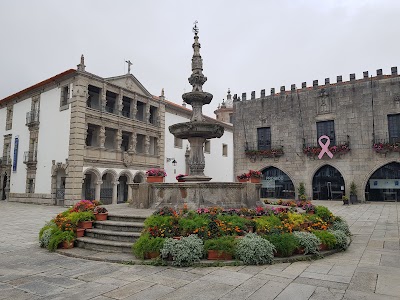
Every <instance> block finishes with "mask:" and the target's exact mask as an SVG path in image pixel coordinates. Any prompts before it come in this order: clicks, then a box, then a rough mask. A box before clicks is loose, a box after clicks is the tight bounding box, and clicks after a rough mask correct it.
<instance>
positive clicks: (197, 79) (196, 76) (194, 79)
mask: <svg viewBox="0 0 400 300" xmlns="http://www.w3.org/2000/svg"><path fill="white" fill-rule="evenodd" d="M197 23H198V22H197V21H195V22H194V26H193V33H194V43H193V46H192V47H193V57H192V75H190V77H189V83H190V85H191V86H192V87H193V89H192V91H193V92H202V91H203V84H204V83H205V82H206V81H207V77H205V76H204V75H203V59H202V58H201V55H200V48H201V45H200V43H199V36H198V33H199V27H197Z"/></svg>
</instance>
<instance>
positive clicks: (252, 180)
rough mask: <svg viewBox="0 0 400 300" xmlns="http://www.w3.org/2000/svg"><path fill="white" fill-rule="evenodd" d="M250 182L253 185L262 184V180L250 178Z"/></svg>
mask: <svg viewBox="0 0 400 300" xmlns="http://www.w3.org/2000/svg"><path fill="white" fill-rule="evenodd" d="M250 182H251V183H260V182H261V178H255V177H250Z"/></svg>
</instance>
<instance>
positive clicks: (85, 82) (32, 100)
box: [0, 56, 233, 205]
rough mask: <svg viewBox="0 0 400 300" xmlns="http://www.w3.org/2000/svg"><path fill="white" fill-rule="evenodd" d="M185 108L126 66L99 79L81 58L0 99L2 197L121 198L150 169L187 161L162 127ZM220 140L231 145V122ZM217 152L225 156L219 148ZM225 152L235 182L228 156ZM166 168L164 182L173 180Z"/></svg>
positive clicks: (115, 200)
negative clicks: (153, 91) (155, 93)
mask: <svg viewBox="0 0 400 300" xmlns="http://www.w3.org/2000/svg"><path fill="white" fill-rule="evenodd" d="M166 109H167V110H168V112H167V113H166ZM182 111H183V112H182ZM185 111H190V110H187V109H186V108H181V107H179V105H175V104H173V103H171V102H168V101H166V100H165V97H164V95H161V96H160V97H155V96H153V95H151V94H150V93H149V92H148V91H147V90H146V88H145V87H144V86H143V85H142V84H141V83H140V82H139V81H138V80H137V79H136V78H135V76H133V75H132V74H130V68H129V71H128V74H125V75H122V76H117V77H111V78H102V77H99V76H97V75H95V74H92V73H89V72H87V71H86V70H85V65H84V60H83V56H82V58H81V62H80V64H79V65H78V68H77V69H76V70H74V69H70V70H67V71H65V72H63V73H60V74H58V75H56V76H54V77H52V78H49V79H47V80H45V81H42V82H39V83H37V84H35V85H33V86H31V87H29V88H26V89H24V90H22V91H20V92H18V93H16V94H13V95H11V96H9V97H6V98H4V99H2V100H0V154H2V155H1V157H2V158H1V159H0V199H6V198H7V199H9V200H10V201H21V202H33V203H45V204H59V205H70V204H73V203H74V202H76V201H78V200H81V199H100V200H101V201H103V202H104V203H106V204H107V203H120V202H124V201H126V200H127V199H129V198H130V195H129V193H130V189H128V183H133V182H143V181H144V180H145V172H146V170H148V169H149V168H156V167H161V168H162V167H164V166H165V167H168V168H169V166H170V165H171V163H172V161H171V160H170V158H174V156H176V157H175V159H176V161H178V167H180V168H182V167H183V166H184V165H185V164H184V161H185V151H186V149H185V148H184V147H185V145H183V146H182V147H178V148H177V149H178V150H179V151H180V152H178V153H177V152H174V151H172V150H171V151H172V153H171V151H170V153H168V151H167V150H168V149H167V150H166V145H168V147H170V146H169V144H170V143H171V142H170V140H171V139H172V140H173V136H172V135H170V134H169V133H168V136H167V140H166V132H168V127H167V128H166V127H165V126H166V124H165V123H166V119H167V122H168V123H171V122H173V121H174V116H177V115H181V117H182V118H184V119H185V120H187V119H188V117H187V118H186V116H188V115H189V113H188V112H185ZM167 115H168V117H167ZM227 127H229V126H228V125H227ZM228 131H229V130H228ZM225 138H227V140H226V141H225V142H224V143H226V144H229V143H230V145H229V148H230V151H233V149H232V147H231V143H232V126H230V142H229V134H228V135H227V136H226V137H225ZM218 143H221V141H218ZM216 147H217V145H216V146H215V148H216ZM218 147H221V148H222V147H223V146H222V145H218ZM170 149H174V147H170ZM166 151H167V152H166ZM178 155H180V156H178ZM213 155H214V154H212V155H211V156H213ZM215 155H218V156H219V157H223V155H222V150H221V152H218V153H217V152H215ZM226 158H227V159H226V162H225V163H226V164H227V165H228V166H229V165H230V166H231V168H230V173H229V169H228V172H227V174H228V176H227V178H229V181H232V178H233V154H232V153H231V154H230V155H229V156H227V157H226ZM209 159H215V158H211V157H210V158H209ZM229 159H230V162H229V161H228V160H229ZM183 168H184V167H183ZM175 171H176V170H175ZM167 172H169V171H168V170H167ZM171 172H172V171H171ZM171 172H169V173H170V174H169V176H167V181H168V180H170V177H172V178H173V180H174V181H175V176H174V175H173V173H174V172H172V173H171ZM229 176H230V177H229ZM216 179H221V178H218V176H216Z"/></svg>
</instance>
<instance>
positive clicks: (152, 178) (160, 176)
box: [146, 169, 167, 183]
mask: <svg viewBox="0 0 400 300" xmlns="http://www.w3.org/2000/svg"><path fill="white" fill-rule="evenodd" d="M146 175H147V182H150V183H152V182H164V177H165V176H167V173H165V171H164V169H150V170H148V171H147V172H146Z"/></svg>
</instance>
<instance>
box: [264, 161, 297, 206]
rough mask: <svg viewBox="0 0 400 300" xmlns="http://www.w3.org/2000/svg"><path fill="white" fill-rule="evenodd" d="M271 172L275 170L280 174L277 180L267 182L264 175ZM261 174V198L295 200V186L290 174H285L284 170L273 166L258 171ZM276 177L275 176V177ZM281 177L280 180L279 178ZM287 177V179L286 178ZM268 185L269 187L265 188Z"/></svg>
mask: <svg viewBox="0 0 400 300" xmlns="http://www.w3.org/2000/svg"><path fill="white" fill-rule="evenodd" d="M269 169H270V170H271V171H273V169H276V170H278V171H279V172H280V175H279V176H277V177H278V178H275V179H272V180H267V178H266V175H265V173H266V172H268V170H269ZM260 172H261V173H263V177H262V186H263V187H262V188H261V196H262V197H263V196H264V197H267V198H270V197H272V198H283V199H295V197H296V185H295V181H294V180H293V176H292V175H291V174H290V172H286V170H284V168H280V167H277V166H274V165H269V166H267V167H264V168H262V169H261V170H260ZM275 177H276V176H275ZM281 177H282V178H281ZM286 177H287V178H286ZM268 185H270V187H269V188H268V187H265V186H268Z"/></svg>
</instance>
